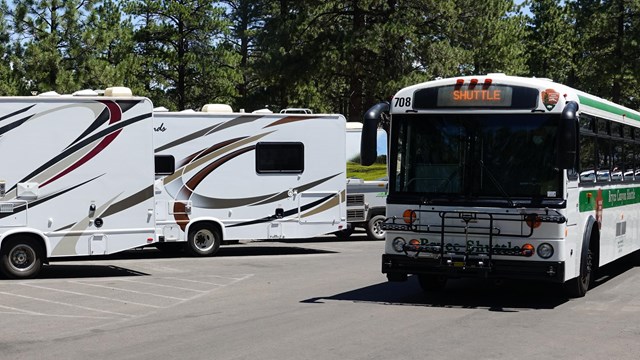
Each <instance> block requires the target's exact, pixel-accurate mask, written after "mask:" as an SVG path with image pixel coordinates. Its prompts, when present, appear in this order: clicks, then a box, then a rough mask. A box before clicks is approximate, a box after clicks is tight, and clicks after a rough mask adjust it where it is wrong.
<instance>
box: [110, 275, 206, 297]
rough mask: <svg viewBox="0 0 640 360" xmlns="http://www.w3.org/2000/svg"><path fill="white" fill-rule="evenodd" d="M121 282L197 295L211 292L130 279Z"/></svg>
mask: <svg viewBox="0 0 640 360" xmlns="http://www.w3.org/2000/svg"><path fill="white" fill-rule="evenodd" d="M156 279H166V278H164V277H161V278H156ZM120 281H126V282H130V283H136V284H144V285H150V286H159V287H166V288H171V289H177V290H185V291H193V292H197V293H207V292H209V291H203V290H194V289H189V288H183V287H179V286H173V285H165V284H155V283H152V282H144V281H135V280H129V279H122V280H120Z"/></svg>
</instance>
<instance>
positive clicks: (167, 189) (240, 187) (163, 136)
mask: <svg viewBox="0 0 640 360" xmlns="http://www.w3.org/2000/svg"><path fill="white" fill-rule="evenodd" d="M344 128H345V118H344V117H343V116H342V115H320V114H311V115H309V114H263V113H259V114H258V113H255V114H249V113H233V112H231V109H230V107H228V106H224V105H206V106H205V107H203V111H200V112H193V111H190V112H189V111H185V112H166V111H158V112H155V113H154V146H155V155H156V175H157V180H156V183H155V187H154V188H155V196H156V210H155V217H156V221H157V229H158V233H157V235H158V239H159V243H158V244H157V245H158V247H159V248H162V247H168V248H173V247H175V245H177V246H181V244H180V243H182V244H184V243H185V241H186V250H187V251H188V252H190V253H192V254H194V255H212V254H214V253H215V252H216V251H217V250H218V248H219V247H220V245H221V244H222V243H223V242H224V241H233V240H245V239H283V238H309V237H314V236H318V235H322V234H327V233H331V232H335V231H339V230H343V229H345V228H346V210H345V208H346V168H345V162H344V160H343V159H344V158H345V148H344V146H343V144H344V143H345V132H344ZM172 245H174V246H172Z"/></svg>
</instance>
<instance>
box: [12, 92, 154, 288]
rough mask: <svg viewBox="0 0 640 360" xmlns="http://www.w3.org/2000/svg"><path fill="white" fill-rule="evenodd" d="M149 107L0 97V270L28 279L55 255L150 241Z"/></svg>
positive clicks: (94, 98)
mask: <svg viewBox="0 0 640 360" xmlns="http://www.w3.org/2000/svg"><path fill="white" fill-rule="evenodd" d="M152 109H153V106H152V104H151V101H149V100H148V99H146V98H141V97H133V96H131V92H130V91H129V90H128V89H126V88H112V89H107V91H106V92H105V95H104V96H98V94H97V93H92V92H89V93H83V92H79V93H77V94H76V95H75V96H71V95H64V96H62V95H58V94H55V93H45V94H42V95H39V96H31V97H0V153H2V154H4V155H3V156H2V159H0V270H1V271H2V272H3V273H4V274H5V275H6V276H7V277H10V278H29V277H34V276H36V275H37V274H38V272H39V271H40V269H41V267H42V264H43V263H45V262H46V261H47V259H49V258H52V257H62V256H65V257H66V256H78V255H104V254H111V253H115V252H119V251H123V250H127V249H131V248H136V247H140V246H144V245H147V244H152V243H153V242H154V241H155V239H156V237H155V213H154V200H153V181H154V173H153V171H154V170H153V162H152V161H151V159H153V143H152V141H153V127H152V126H153V123H152Z"/></svg>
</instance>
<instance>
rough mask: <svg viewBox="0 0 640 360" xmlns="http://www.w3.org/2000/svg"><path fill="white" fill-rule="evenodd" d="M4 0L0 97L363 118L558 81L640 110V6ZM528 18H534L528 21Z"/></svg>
mask: <svg viewBox="0 0 640 360" xmlns="http://www.w3.org/2000/svg"><path fill="white" fill-rule="evenodd" d="M10 4H11V6H9V5H7V1H6V0H0V15H1V16H0V77H1V78H2V82H0V95H28V94H31V93H32V92H34V91H35V92H44V91H50V90H55V91H57V92H59V93H68V92H73V91H76V90H80V89H83V88H92V89H104V88H106V87H108V86H115V85H124V86H128V87H130V88H132V90H133V91H134V93H135V94H138V95H144V96H148V97H150V98H151V99H152V100H153V102H154V104H156V105H157V106H165V107H167V108H170V109H173V110H181V109H186V108H193V109H198V108H200V107H201V106H202V105H203V104H205V103H212V102H223V103H229V104H231V105H232V106H233V108H234V109H236V110H239V109H245V110H247V111H252V110H256V109H259V108H263V107H265V106H268V107H270V108H272V109H273V110H274V111H277V110H279V109H281V108H285V107H308V108H312V109H313V110H314V111H316V112H332V113H342V114H344V115H345V116H346V117H347V118H348V119H349V120H350V121H360V120H361V119H362V114H363V113H364V111H365V110H366V109H368V108H369V107H370V106H371V105H373V104H374V103H376V102H379V101H381V100H386V99H388V98H389V97H390V96H392V95H393V94H394V93H395V92H396V91H397V90H399V89H400V88H402V87H404V86H407V85H411V84H415V83H419V82H423V81H428V80H432V79H434V78H437V77H450V76H458V75H463V74H484V73H490V72H505V73H508V74H511V75H523V76H537V77H549V78H552V79H554V80H556V81H558V82H562V83H566V84H567V85H570V86H574V87H576V88H579V89H582V90H584V91H587V92H590V93H593V94H596V95H598V96H601V97H604V98H607V99H610V100H612V101H614V102H619V103H622V104H624V105H627V106H630V107H635V108H638V107H640V83H639V82H640V80H639V79H640V62H639V61H637V59H638V58H640V44H639V42H640V40H638V39H640V0H566V1H556V0H527V1H526V2H525V5H526V6H528V9H529V11H527V12H523V10H522V8H521V7H519V6H516V5H515V4H514V1H513V0H486V1H476V0H347V1H337V0H325V1H318V0H295V1H294V0H277V1H276V0H223V1H217V2H207V1H199V0H189V1H187V0H124V1H118V0H66V1H62V0H16V1H12V2H11V3H10ZM525 14H526V15H525Z"/></svg>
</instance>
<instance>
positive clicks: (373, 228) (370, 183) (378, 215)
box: [336, 122, 388, 240]
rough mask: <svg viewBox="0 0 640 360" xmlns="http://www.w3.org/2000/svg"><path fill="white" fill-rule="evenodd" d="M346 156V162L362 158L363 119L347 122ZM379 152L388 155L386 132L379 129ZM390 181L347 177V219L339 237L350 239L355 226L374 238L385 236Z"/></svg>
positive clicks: (380, 238)
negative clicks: (382, 225)
mask: <svg viewBox="0 0 640 360" xmlns="http://www.w3.org/2000/svg"><path fill="white" fill-rule="evenodd" d="M346 130H347V132H346V139H345V140H346V160H347V163H349V162H352V163H355V162H357V163H359V162H360V142H361V141H360V140H361V138H362V123H359V122H347V123H346ZM377 138H378V140H377V141H378V144H379V147H380V150H381V151H380V153H381V154H384V155H386V154H387V152H386V148H387V133H386V132H385V131H384V130H383V129H378V135H377ZM387 187H388V181H387V180H385V179H379V180H363V179H359V178H356V177H350V178H348V179H347V222H348V227H347V228H346V229H345V230H342V231H339V232H337V233H336V236H337V237H338V238H340V239H345V240H346V239H348V238H349V236H351V234H353V232H354V231H355V228H356V227H361V228H364V229H365V231H366V233H367V236H368V237H369V238H371V239H374V240H384V235H385V231H384V230H382V228H381V224H382V223H383V222H384V221H385V219H386V216H385V214H386V206H387Z"/></svg>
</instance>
